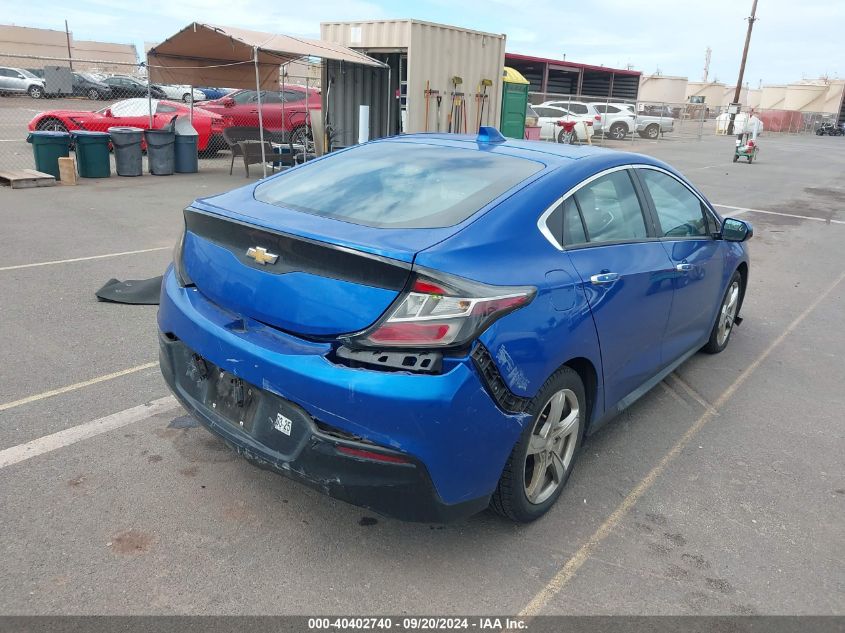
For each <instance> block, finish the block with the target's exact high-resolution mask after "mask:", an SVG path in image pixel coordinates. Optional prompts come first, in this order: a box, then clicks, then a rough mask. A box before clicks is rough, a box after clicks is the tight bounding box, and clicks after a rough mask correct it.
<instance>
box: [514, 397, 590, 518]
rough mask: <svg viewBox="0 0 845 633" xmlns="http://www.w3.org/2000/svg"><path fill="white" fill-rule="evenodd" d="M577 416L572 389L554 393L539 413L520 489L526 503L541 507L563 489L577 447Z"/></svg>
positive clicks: (529, 445) (578, 414) (576, 399)
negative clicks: (526, 499)
mask: <svg viewBox="0 0 845 633" xmlns="http://www.w3.org/2000/svg"><path fill="white" fill-rule="evenodd" d="M580 413H581V409H580V406H579V404H578V397H577V396H576V395H575V392H574V391H572V390H571V389H561V390H560V391H558V392H556V393H555V394H554V395H553V396H552V397H551V398H549V400H548V401H547V402H546V404H545V405H544V406H543V408H542V410H541V411H540V415H539V416H538V417H537V421H536V422H535V424H534V428H533V429H532V431H531V437H530V439H529V443H528V453H527V455H526V457H525V479H524V484H523V485H524V487H525V496H526V497H527V498H528V501H529V502H531V503H533V504H535V505H536V504H541V503H543V502H544V501H546V500H547V499H548V498H549V497H551V496H552V495H553V494H554V493H555V492H556V491H557V490H558V488H560V486H561V485H562V483H563V481H564V479H565V476H566V472H567V470H568V469H569V466H570V464H571V463H572V457H573V455H574V454H575V447H576V445H577V444H578V433H580V430H581V416H580Z"/></svg>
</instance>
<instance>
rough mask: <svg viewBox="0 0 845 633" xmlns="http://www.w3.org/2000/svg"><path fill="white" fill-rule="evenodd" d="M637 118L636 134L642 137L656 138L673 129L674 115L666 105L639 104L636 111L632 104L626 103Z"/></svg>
mask: <svg viewBox="0 0 845 633" xmlns="http://www.w3.org/2000/svg"><path fill="white" fill-rule="evenodd" d="M626 105H627V107H628V109H629V110H630V111H631V112H634V115H635V116H636V118H637V126H636V130H637V134H639V135H640V136H641V137H643V138H649V139H656V138H657V137H658V136H660V135H661V134H663V133H665V132H671V131H672V130H674V129H675V117H673V116H672V110H671V109H670V108H669V107H668V106H665V105H664V106H649V105H643V104H639V106H638V107H637V111H636V112H635V111H634V106H633V105H631V104H626Z"/></svg>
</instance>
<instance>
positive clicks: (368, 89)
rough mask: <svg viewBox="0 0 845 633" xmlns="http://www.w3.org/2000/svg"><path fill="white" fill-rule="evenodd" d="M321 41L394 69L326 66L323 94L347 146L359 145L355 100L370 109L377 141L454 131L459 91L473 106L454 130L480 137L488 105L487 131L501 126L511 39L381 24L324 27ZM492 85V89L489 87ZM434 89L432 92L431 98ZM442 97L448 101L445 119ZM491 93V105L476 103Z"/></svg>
mask: <svg viewBox="0 0 845 633" xmlns="http://www.w3.org/2000/svg"><path fill="white" fill-rule="evenodd" d="M320 37H321V39H323V40H326V41H329V42H335V43H338V44H343V45H344V46H348V47H350V48H354V49H356V50H360V51H362V52H364V53H366V54H368V55H370V56H371V57H374V58H375V59H378V60H380V61H383V62H385V63H387V64H388V65H389V66H390V71H389V72H388V71H386V70H382V69H370V68H363V67H357V68H353V67H352V66H350V65H346V66H345V67H344V66H343V65H341V64H339V63H332V62H329V63H326V64H325V66H324V73H323V74H324V76H323V95H324V99H325V101H326V102H327V106H328V118H329V124H330V125H332V127H333V128H335V129H336V130H338V133H339V134H340V135H341V137H342V141H341V143H340V144H351V143H353V142H355V141H356V140H357V139H358V130H357V126H358V123H357V116H358V111H357V108H351V104H352V103H353V101H354V99H357V103H362V104H365V105H369V106H370V130H371V138H377V137H379V136H387V135H391V134H396V133H414V132H425V131H429V132H434V131H437V130H438V129H439V130H440V131H441V132H445V131H448V129H449V123H450V121H449V114H450V111H451V110H452V108H451V105H452V103H453V97H452V95H451V93H452V92H462V93H464V95H463V97H462V98H463V99H464V100H465V101H464V110H463V111H461V112H462V114H460V115H459V116H458V117H452V119H453V120H452V121H451V123H452V131H460V132H464V131H466V132H467V133H468V134H474V133H475V132H476V131H477V125H478V122H479V116H480V115H481V113H482V110H481V104H482V102H483V103H484V108H483V118H482V119H481V124H482V125H485V124H486V125H493V126H498V121H499V111H500V106H501V100H502V69H503V68H504V59H505V36H504V35H496V34H493V33H483V32H481V31H473V30H469V29H463V28H458V27H455V26H448V25H444V24H434V23H431V22H423V21H420V20H375V21H365V22H323V23H322V24H321V25H320ZM453 77H460V78H461V79H462V83H461V84H459V85H458V86H457V88H455V86H454V84H453V83H452V78H453ZM388 81H389V82H390V85H389V86H388V83H387V82H388ZM487 82H489V85H488V86H486V87H485V86H484V83H487ZM426 85H428V87H429V90H430V91H431V92H430V93H429V96H428V99H426ZM435 91H436V92H439V95H440V97H441V99H440V108H439V113H438V107H437V97H436V95H435V94H434V93H435ZM485 93H486V95H487V96H486V99H484V98H482V97H477V96H476V95H481V94H485ZM426 101H428V115H427V116H426ZM388 102H389V104H388ZM388 109H389V111H388ZM352 110H354V111H352ZM455 119H460V121H458V120H455ZM464 119H465V120H466V124H464ZM458 124H459V125H458Z"/></svg>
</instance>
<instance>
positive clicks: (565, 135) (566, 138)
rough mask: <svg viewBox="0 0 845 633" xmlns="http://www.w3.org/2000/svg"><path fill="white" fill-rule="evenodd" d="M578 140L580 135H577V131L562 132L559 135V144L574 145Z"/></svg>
mask: <svg viewBox="0 0 845 633" xmlns="http://www.w3.org/2000/svg"><path fill="white" fill-rule="evenodd" d="M577 139H578V135H577V134H576V133H575V130H572V131H571V132H567V131H566V130H561V131H560V132H558V133H557V142H558V143H562V144H564V145H567V144H568V145H574V144H575V141H576V140H577Z"/></svg>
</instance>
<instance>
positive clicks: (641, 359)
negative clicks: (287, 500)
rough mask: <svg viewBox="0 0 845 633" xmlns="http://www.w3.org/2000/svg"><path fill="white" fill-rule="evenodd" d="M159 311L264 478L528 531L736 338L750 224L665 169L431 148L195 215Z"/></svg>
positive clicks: (402, 142)
mask: <svg viewBox="0 0 845 633" xmlns="http://www.w3.org/2000/svg"><path fill="white" fill-rule="evenodd" d="M184 220H185V230H184V234H183V236H182V238H181V240H180V242H179V244H178V246H177V249H176V252H175V257H174V262H173V265H172V266H171V267H170V268H169V269H168V271H167V273H166V275H165V277H164V281H163V285H162V294H161V306H160V309H159V313H158V324H159V328H160V337H159V339H160V359H161V370H162V373H163V375H164V378H165V379H166V381H167V383H168V384H169V386H170V388H171V389H172V390H173V392H174V393H175V394H176V396H177V397H178V399H179V400H180V401H181V403H182V404H183V405H184V406H185V407H186V408H187V409H188V410H189V411H190V412H191V413H192V414H193V415H195V416H196V417H197V418H198V419H199V420H200V422H202V424H203V425H205V426H206V427H207V428H208V429H209V430H210V431H211V432H213V433H216V434H217V435H219V436H220V437H222V438H223V439H224V440H225V441H226V442H227V443H228V444H229V445H230V446H231V447H232V448H233V449H234V450H235V451H237V452H238V453H239V454H241V455H243V456H244V457H245V458H247V459H248V460H250V461H251V462H253V463H254V464H256V465H258V466H260V467H263V468H268V469H271V470H274V471H276V472H278V473H281V474H284V475H287V476H288V477H291V478H293V479H295V480H297V481H300V482H302V483H305V484H307V485H310V486H312V487H314V488H316V489H318V490H321V491H323V492H324V493H326V494H328V495H331V496H333V497H336V498H338V499H342V500H345V501H348V502H350V503H353V504H356V505H359V506H363V507H366V508H369V509H372V510H374V511H376V512H379V513H381V514H384V515H388V516H394V517H398V518H401V519H405V520H416V521H433V522H441V521H447V520H450V519H454V518H457V517H463V516H466V515H469V514H472V513H475V512H478V511H480V510H482V509H484V508H486V507H488V506H490V507H492V508H493V509H494V510H495V511H496V512H498V513H501V514H502V515H504V516H506V517H509V518H510V519H512V520H515V521H522V522H526V521H532V520H534V519H536V518H538V517H540V516H542V515H543V514H544V513H545V512H546V511H547V510H548V509H549V508H550V507H551V506H552V505H553V504H554V503H555V501H556V500H557V499H558V497H559V496H560V493H561V490H562V488H563V486H564V484H565V483H566V481H567V478H568V477H569V475H570V473H571V471H572V468H573V465H574V463H575V460H576V458H577V456H578V452H579V448H580V447H581V444H582V442H583V439H584V437H585V436H586V435H588V434H590V433H592V432H594V431H595V430H596V429H597V428H599V427H600V426H601V425H602V424H603V423H604V422H605V421H607V420H609V419H610V418H612V417H613V416H614V415H616V414H617V413H618V412H619V411H621V410H622V409H624V408H625V407H627V406H628V405H630V404H631V403H632V402H634V401H635V400H636V399H637V398H639V397H640V396H642V395H643V394H644V393H645V392H646V391H648V390H649V389H650V388H651V387H653V386H654V385H656V384H657V383H658V382H659V381H660V380H661V379H662V378H663V377H664V376H666V375H667V374H668V373H669V372H671V371H672V370H673V369H675V368H676V367H677V366H678V365H679V364H680V363H682V362H684V361H685V360H686V359H688V358H689V357H690V356H691V355H693V354H695V353H696V352H698V351H699V350H703V351H705V352H710V353H716V352H720V351H722V350H723V349H724V348H725V347H726V346H727V344H728V341H729V340H730V336H731V332H732V330H733V328H734V326H735V325H737V324H739V323H740V317H739V312H740V309H741V307H742V302H743V297H744V293H745V289H746V287H747V284H748V274H749V261H748V253H747V249H746V247H745V245H744V242H745V241H746V240H747V239H748V238H750V237H751V234H752V228H751V226H750V225H749V224H748V223H746V222H744V221H742V220H736V219H732V218H726V219H723V218H722V217H720V216H719V214H718V213H716V211H715V210H714V209H713V207H712V206H711V205H710V204H709V203H708V202H707V200H706V199H705V197H704V196H703V195H702V194H701V193H700V192H699V191H698V190H696V188H695V187H694V186H693V185H692V184H690V183H689V181H687V180H686V179H685V178H684V177H683V176H682V175H681V174H679V173H678V172H677V171H675V170H674V169H672V168H671V167H669V166H668V165H666V164H664V163H662V162H660V161H658V160H655V159H653V158H650V157H648V156H641V155H637V154H630V153H623V152H614V151H608V150H603V149H598V148H592V147H576V146H570V145H559V144H553V143H540V142H527V141H513V140H507V141H506V140H505V139H504V138H503V137H501V136H500V135H499V133H498V132H496V131H495V130H493V129H490V128H482V130H481V132H480V133H479V135H478V137H470V136H456V135H445V134H442V135H437V134H419V135H408V136H400V137H395V138H388V139H383V140H379V141H375V142H371V143H366V144H363V145H359V146H356V147H353V148H349V149H345V150H342V151H339V152H336V153H333V154H330V155H328V156H325V157H323V158H320V159H317V160H314V161H311V162H308V163H305V164H304V165H301V166H299V167H295V168H293V169H290V170H288V171H286V172H283V173H281V174H278V175H276V176H274V177H271V178H268V179H266V180H263V181H261V182H260V183H258V184H250V185H248V186H246V187H242V188H239V189H236V190H234V191H231V192H229V193H225V194H221V195H217V196H213V197H210V198H203V199H200V200H197V201H196V202H194V203H193V204H191V205H190V206H189V207H188V208H187V209H186V210H185V212H184Z"/></svg>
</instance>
